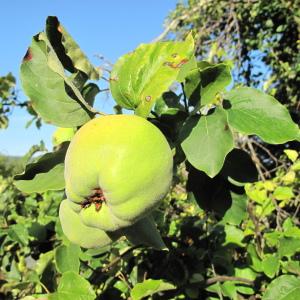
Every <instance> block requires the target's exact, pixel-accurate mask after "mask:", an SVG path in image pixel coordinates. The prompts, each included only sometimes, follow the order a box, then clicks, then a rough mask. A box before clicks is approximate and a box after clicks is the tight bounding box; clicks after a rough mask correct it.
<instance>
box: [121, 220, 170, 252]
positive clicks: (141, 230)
mask: <svg viewBox="0 0 300 300" xmlns="http://www.w3.org/2000/svg"><path fill="white" fill-rule="evenodd" d="M122 232H123V233H124V235H125V236H126V238H127V239H128V240H129V241H130V242H131V243H132V244H134V245H140V244H143V245H147V246H149V247H153V248H155V249H159V250H166V249H168V248H167V247H166V245H165V244H164V242H163V240H162V238H161V236H160V233H159V231H158V230H157V228H156V224H155V222H154V220H153V218H152V216H148V217H146V218H143V219H141V220H139V221H138V222H136V223H135V224H133V225H132V226H129V227H126V228H124V229H123V230H122Z"/></svg>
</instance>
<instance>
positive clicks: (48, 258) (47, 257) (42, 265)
mask: <svg viewBox="0 0 300 300" xmlns="http://www.w3.org/2000/svg"><path fill="white" fill-rule="evenodd" d="M53 257H54V251H53V250H51V251H48V252H46V253H41V255H40V257H39V260H38V261H37V263H36V267H35V271H36V273H37V274H38V275H42V274H43V273H44V271H45V269H46V268H47V266H48V265H49V264H50V263H51V262H52V259H53Z"/></svg>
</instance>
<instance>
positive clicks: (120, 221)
mask: <svg viewBox="0 0 300 300" xmlns="http://www.w3.org/2000/svg"><path fill="white" fill-rule="evenodd" d="M172 171H173V157H172V152H171V149H170V146H169V144H168V142H167V140H166V139H165V137H164V135H163V134H162V133H161V132H160V130H159V129H158V128H157V127H155V126H154V125H153V124H152V123H150V122H149V121H147V120H146V119H144V118H141V117H138V116H135V115H109V116H104V117H99V118H95V119H93V120H91V121H89V122H88V123H86V124H85V125H84V126H82V127H81V128H80V129H79V130H78V131H77V132H76V134H75V136H74V137H73V138H72V141H71V143H70V146H69V148H68V150H67V154H66V159H65V181H66V195H67V198H68V200H69V201H70V202H71V203H72V204H71V205H70V207H72V209H73V210H74V211H76V212H77V213H78V214H79V216H80V218H81V220H82V222H83V223H84V224H85V225H87V226H91V227H96V228H98V229H101V230H104V231H107V232H113V231H116V230H119V229H121V228H125V227H128V226H131V225H133V224H135V223H136V222H137V221H138V220H140V219H142V218H144V217H145V216H147V215H148V214H150V212H151V211H152V210H153V209H154V208H155V207H156V206H157V205H158V203H159V202H160V200H161V199H162V198H163V197H164V196H165V195H166V193H167V192H168V189H169V186H170V183H171V180H172Z"/></svg>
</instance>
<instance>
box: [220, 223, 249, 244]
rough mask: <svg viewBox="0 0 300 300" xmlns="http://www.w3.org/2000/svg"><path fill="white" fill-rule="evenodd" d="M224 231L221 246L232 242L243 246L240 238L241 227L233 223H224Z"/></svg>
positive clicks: (242, 234)
mask: <svg viewBox="0 0 300 300" xmlns="http://www.w3.org/2000/svg"><path fill="white" fill-rule="evenodd" d="M224 231H225V234H226V237H225V242H224V243H223V246H226V245H230V244H234V245H238V246H239V247H245V243H243V242H242V240H243V239H244V233H243V231H242V230H241V229H239V228H238V227H236V226H234V225H229V224H226V225H225V227H224Z"/></svg>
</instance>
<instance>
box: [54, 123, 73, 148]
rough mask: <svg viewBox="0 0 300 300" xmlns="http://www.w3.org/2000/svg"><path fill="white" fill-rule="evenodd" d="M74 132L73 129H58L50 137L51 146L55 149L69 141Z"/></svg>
mask: <svg viewBox="0 0 300 300" xmlns="http://www.w3.org/2000/svg"><path fill="white" fill-rule="evenodd" d="M75 132H76V130H75V129H74V128H63V127H58V128H57V129H56V130H55V131H54V133H53V135H52V145H53V146H54V147H55V146H58V145H60V144H61V143H63V142H67V141H71V139H72V137H73V136H74V134H75Z"/></svg>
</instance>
